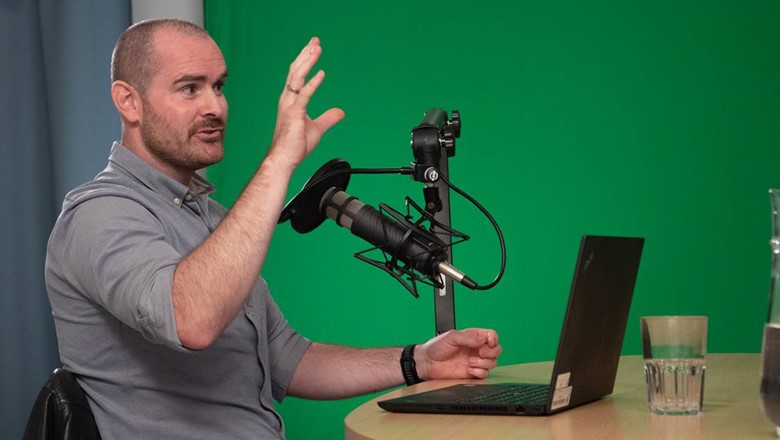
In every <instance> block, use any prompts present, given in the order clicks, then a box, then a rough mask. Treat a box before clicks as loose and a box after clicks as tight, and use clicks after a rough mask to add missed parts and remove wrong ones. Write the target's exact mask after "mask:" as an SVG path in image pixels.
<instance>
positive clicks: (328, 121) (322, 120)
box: [314, 108, 344, 133]
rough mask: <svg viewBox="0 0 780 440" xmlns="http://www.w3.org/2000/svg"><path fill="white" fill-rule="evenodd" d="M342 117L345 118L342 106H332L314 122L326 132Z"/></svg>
mask: <svg viewBox="0 0 780 440" xmlns="http://www.w3.org/2000/svg"><path fill="white" fill-rule="evenodd" d="M342 119H344V111H343V110H341V109H340V108H332V109H330V110H328V111H326V112H325V113H323V114H321V115H320V116H319V117H318V118H317V119H315V120H314V124H316V125H317V127H319V129H320V130H321V131H322V132H323V133H324V132H326V131H328V129H330V128H331V127H333V126H334V125H336V124H337V123H339V122H340V121H341V120H342Z"/></svg>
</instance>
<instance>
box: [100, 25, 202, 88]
mask: <svg viewBox="0 0 780 440" xmlns="http://www.w3.org/2000/svg"><path fill="white" fill-rule="evenodd" d="M163 29H166V30H173V31H176V32H180V33H182V34H184V35H187V36H189V37H192V38H209V39H210V38H211V37H210V36H209V34H208V32H206V31H205V30H204V29H203V28H201V27H200V26H197V25H195V24H193V23H190V22H188V21H184V20H177V19H170V18H164V19H153V20H145V21H141V22H138V23H136V24H134V25H132V26H130V27H129V28H127V30H125V31H124V32H123V33H122V35H121V36H120V37H119V40H118V41H117V43H116V46H114V53H113V55H112V57H111V82H112V83H113V82H114V81H125V82H127V83H128V84H130V85H131V86H133V87H134V88H135V89H136V90H138V91H139V92H140V93H141V94H142V95H143V94H145V92H146V87H147V85H148V84H149V82H150V81H151V78H152V77H153V76H154V74H155V72H157V71H158V69H159V65H160V59H159V54H157V53H156V51H155V47H154V37H155V34H156V33H157V32H158V31H160V30H163Z"/></svg>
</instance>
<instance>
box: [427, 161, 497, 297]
mask: <svg viewBox="0 0 780 440" xmlns="http://www.w3.org/2000/svg"><path fill="white" fill-rule="evenodd" d="M438 174H439V179H441V180H442V182H444V184H445V185H447V186H448V187H449V188H450V189H451V190H453V191H455V192H456V193H458V194H460V195H461V196H462V197H463V198H464V199H466V200H468V201H469V202H471V204H473V205H474V206H476V207H477V209H479V210H480V212H482V214H484V215H485V217H487V219H488V220H489V221H490V224H491V225H493V229H494V230H495V231H496V235H498V244H499V246H500V247H501V266H500V268H499V270H498V274H497V275H496V277H495V278H494V279H493V281H491V282H490V283H488V284H485V285H484V286H480V285H476V286H475V287H474V290H488V289H491V288H493V287H495V285H496V284H498V282H499V281H501V278H503V276H504V270H505V269H506V243H505V241H504V234H503V233H502V232H501V228H500V227H499V226H498V222H496V219H495V218H493V216H492V215H491V214H490V212H488V210H487V209H486V208H485V207H484V206H482V205H481V204H480V203H479V202H478V201H477V200H476V199H474V198H473V197H471V196H470V195H468V194H467V193H466V192H465V191H463V190H462V189H460V188H458V187H457V186H455V185H453V184H452V182H450V181H449V180H448V179H447V178H446V177H444V175H443V174H442V173H438Z"/></svg>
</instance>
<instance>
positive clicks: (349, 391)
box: [288, 343, 404, 400]
mask: <svg viewBox="0 0 780 440" xmlns="http://www.w3.org/2000/svg"><path fill="white" fill-rule="evenodd" d="M400 358H401V347H388V348H352V347H343V346H337V345H327V344H318V343H314V344H312V345H311V346H310V347H309V349H308V350H307V351H306V353H305V354H304V355H303V359H301V362H300V363H299V364H298V368H297V369H296V370H295V374H294V375H293V379H292V382H291V383H290V387H289V390H288V394H289V395H291V396H295V397H303V398H307V399H320V400H325V399H342V398H346V397H352V396H357V395H362V394H367V393H372V392H376V391H381V390H385V389H388V388H392V387H394V386H398V385H402V384H403V383H404V378H403V375H402V374H401V368H400V364H399V359H400Z"/></svg>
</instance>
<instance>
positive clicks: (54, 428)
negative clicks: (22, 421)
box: [23, 368, 100, 440]
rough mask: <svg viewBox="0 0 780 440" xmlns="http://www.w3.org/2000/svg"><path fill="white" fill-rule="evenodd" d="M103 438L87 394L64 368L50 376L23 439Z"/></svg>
mask: <svg viewBox="0 0 780 440" xmlns="http://www.w3.org/2000/svg"><path fill="white" fill-rule="evenodd" d="M76 439H79V440H82V439H87V440H92V439H100V433H99V432H98V429H97V425H96V424H95V417H94V416H93V415H92V410H91V409H90V408H89V402H87V396H86V395H85V394H84V390H82V389H81V387H80V386H79V384H78V382H76V378H75V377H73V375H72V374H70V373H69V372H67V371H65V370H64V369H62V368H57V369H56V370H54V372H53V373H52V374H51V376H49V380H48V382H46V384H45V385H44V386H43V387H42V388H41V392H40V393H38V397H37V398H36V399H35V404H34V405H33V408H32V411H31V412H30V417H29V419H28V420H27V427H26V428H25V430H24V437H23V440H76Z"/></svg>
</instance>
